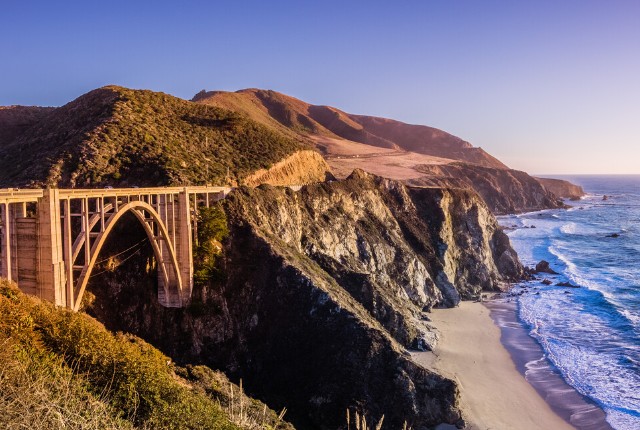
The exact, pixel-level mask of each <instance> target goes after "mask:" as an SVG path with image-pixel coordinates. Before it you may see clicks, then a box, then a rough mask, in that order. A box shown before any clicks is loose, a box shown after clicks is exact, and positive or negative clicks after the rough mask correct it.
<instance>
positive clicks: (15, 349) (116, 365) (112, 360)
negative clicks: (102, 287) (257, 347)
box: [0, 280, 291, 430]
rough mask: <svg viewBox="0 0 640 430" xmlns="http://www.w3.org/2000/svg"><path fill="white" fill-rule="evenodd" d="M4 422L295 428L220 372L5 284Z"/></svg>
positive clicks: (0, 374)
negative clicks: (187, 363)
mask: <svg viewBox="0 0 640 430" xmlns="http://www.w3.org/2000/svg"><path fill="white" fill-rule="evenodd" d="M0 422H1V423H3V425H4V426H5V428H9V429H14V428H15V429H18V428H31V429H44V428H47V429H69V428H71V429H131V428H145V429H146V428H148V429H229V430H231V429H239V428H243V429H258V428H260V429H275V428H291V427H290V425H289V424H287V423H283V422H282V414H281V415H280V416H279V415H277V414H276V413H275V412H273V411H271V410H269V409H268V408H267V407H266V406H265V405H264V404H262V403H260V402H258V401H256V400H252V399H249V398H247V397H246V396H245V395H244V393H242V390H241V388H240V387H237V386H235V385H233V384H231V383H230V382H229V381H228V380H227V379H226V377H225V376H224V375H223V374H221V373H220V372H216V371H213V370H211V369H209V368H206V367H204V366H196V367H187V368H181V367H178V366H176V365H174V364H173V363H172V362H171V360H170V359H169V358H168V357H166V356H165V355H163V354H162V353H161V352H160V351H158V350H157V349H155V348H153V347H152V346H151V345H149V344H147V343H146V342H144V341H142V340H141V339H139V338H137V337H135V336H132V335H129V334H122V333H117V334H113V333H111V332H109V331H107V330H106V329H105V328H104V326H102V324H100V323H98V322H97V321H95V320H94V319H92V318H91V317H89V316H87V315H85V314H82V313H74V312H70V311H67V310H64V309H60V308H56V307H55V306H53V305H51V304H49V303H44V302H41V301H40V300H38V299H36V298H33V297H29V296H26V295H24V294H22V293H21V292H20V291H19V290H18V289H17V288H16V287H15V285H12V284H10V283H9V282H7V281H4V280H2V281H0Z"/></svg>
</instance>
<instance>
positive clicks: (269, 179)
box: [243, 150, 330, 186]
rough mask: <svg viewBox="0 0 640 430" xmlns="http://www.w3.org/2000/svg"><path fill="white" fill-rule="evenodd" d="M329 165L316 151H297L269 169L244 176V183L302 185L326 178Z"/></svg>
mask: <svg viewBox="0 0 640 430" xmlns="http://www.w3.org/2000/svg"><path fill="white" fill-rule="evenodd" d="M329 170H330V168H329V165H328V164H327V162H326V161H324V158H322V156H321V155H320V154H319V153H317V152H316V151H310V150H306V151H298V152H295V153H293V154H291V155H290V156H288V157H287V158H285V159H284V160H281V161H278V162H277V163H276V164H274V165H273V166H271V167H270V168H269V169H260V170H258V171H256V172H255V173H253V174H251V175H249V176H247V177H246V178H245V180H244V181H243V182H244V185H248V186H257V185H260V184H269V185H304V184H309V183H312V182H322V181H324V180H326V179H327V176H328V175H330V173H329Z"/></svg>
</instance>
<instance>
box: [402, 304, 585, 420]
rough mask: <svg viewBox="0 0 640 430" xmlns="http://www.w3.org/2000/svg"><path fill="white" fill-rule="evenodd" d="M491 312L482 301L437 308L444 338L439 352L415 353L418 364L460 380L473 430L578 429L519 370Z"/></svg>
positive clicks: (438, 326)
mask: <svg viewBox="0 0 640 430" xmlns="http://www.w3.org/2000/svg"><path fill="white" fill-rule="evenodd" d="M490 313H491V310H490V309H489V308H488V307H486V306H485V305H484V304H483V303H479V302H461V303H460V305H459V306H458V307H456V308H453V309H433V310H432V312H431V314H430V319H431V323H430V325H432V326H434V327H435V328H436V329H437V330H438V332H439V333H440V337H441V339H440V341H439V342H438V344H437V345H436V348H435V350H434V351H433V352H413V353H412V354H411V357H412V359H413V360H414V361H415V362H417V363H418V364H420V365H422V366H424V367H425V368H427V369H435V370H437V371H438V373H440V374H442V375H443V376H445V377H448V378H451V379H452V380H454V381H456V383H457V384H458V386H459V388H460V409H461V410H462V413H463V418H464V420H465V422H466V424H467V427H466V428H467V429H469V430H487V429H510V428H513V429H519V430H541V429H554V430H563V429H573V428H575V427H573V426H572V425H570V424H569V423H568V422H567V421H566V420H565V419H563V418H562V417H561V416H560V415H558V414H557V413H556V412H555V411H554V410H553V409H552V408H551V406H550V405H549V403H547V401H545V399H544V398H543V397H542V396H541V395H540V393H539V392H538V391H537V390H536V389H535V388H534V387H533V386H532V385H531V384H530V383H529V382H528V381H527V380H526V379H525V377H524V376H523V374H522V373H520V372H519V371H518V369H517V367H516V364H515V362H514V361H513V359H512V356H511V354H510V352H509V351H508V350H507V348H506V347H505V346H504V345H503V344H502V342H501V338H502V333H501V329H500V327H498V325H497V324H496V323H495V322H494V320H493V319H492V318H491V315H490ZM523 332H524V330H523ZM527 337H528V335H527ZM531 340H533V339H531ZM438 428H442V429H445V428H454V427H452V426H438Z"/></svg>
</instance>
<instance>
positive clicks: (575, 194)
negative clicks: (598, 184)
mask: <svg viewBox="0 0 640 430" xmlns="http://www.w3.org/2000/svg"><path fill="white" fill-rule="evenodd" d="M535 179H536V181H538V182H540V183H541V184H542V186H543V187H545V188H546V189H547V190H549V191H551V192H552V193H553V194H555V195H556V196H558V197H562V198H565V199H572V200H578V199H579V198H580V197H582V196H584V195H585V192H584V190H583V189H582V187H581V186H580V185H576V184H572V183H571V182H569V181H565V180H563V179H552V178H535Z"/></svg>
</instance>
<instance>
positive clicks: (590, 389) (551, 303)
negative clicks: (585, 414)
mask: <svg viewBox="0 0 640 430" xmlns="http://www.w3.org/2000/svg"><path fill="white" fill-rule="evenodd" d="M559 178H560V179H567V180H569V181H571V182H573V183H576V184H579V185H581V186H582V187H583V188H584V190H585V192H586V193H587V196H586V197H584V198H583V199H581V200H580V201H572V202H569V201H567V204H570V205H571V206H572V208H571V209H567V210H547V211H540V212H532V213H527V214H520V215H509V216H502V217H500V218H499V221H500V224H501V225H503V226H505V227H507V230H508V231H507V234H508V235H509V237H510V239H511V243H512V246H513V247H514V249H515V250H516V251H517V252H518V255H519V257H520V260H521V261H522V262H523V264H525V265H527V266H529V267H531V266H535V264H536V263H537V262H539V261H540V260H546V261H548V262H549V263H550V266H551V268H552V269H554V270H555V271H557V272H558V273H559V274H558V275H547V274H540V275H539V277H540V280H538V281H533V282H528V283H526V284H525V285H520V286H519V287H518V288H516V290H515V291H523V290H524V289H526V290H527V292H526V293H523V294H522V295H518V296H516V297H515V298H514V300H516V301H517V309H518V310H517V312H518V318H519V319H520V322H521V323H522V324H523V325H524V327H525V329H526V330H527V331H528V333H529V334H530V336H532V337H533V338H534V339H535V340H536V341H537V342H538V343H539V344H540V346H541V347H542V350H543V351H544V354H545V356H546V358H547V359H548V360H549V361H550V363H551V364H552V366H553V367H554V368H555V369H556V370H557V371H558V372H559V373H560V375H561V376H562V378H563V379H564V380H565V381H566V382H567V383H568V384H569V385H571V386H572V387H574V388H575V389H576V390H577V391H578V392H579V393H580V394H582V395H583V396H584V397H586V398H587V399H589V400H590V401H592V402H594V403H595V404H597V405H598V406H599V407H600V408H602V409H603V410H604V412H605V413H606V420H607V422H608V423H609V424H610V425H611V427H613V428H614V429H618V430H637V429H640V175H633V176H566V177H559ZM605 196H606V197H605ZM544 278H546V279H547V280H549V281H551V283H552V284H551V285H544V284H542V282H541V280H542V279H544ZM561 282H568V283H570V284H572V285H574V286H578V287H579V288H572V287H566V286H558V285H556V284H558V283H561ZM531 365H532V366H533V365H534V364H533V363H531Z"/></svg>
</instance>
